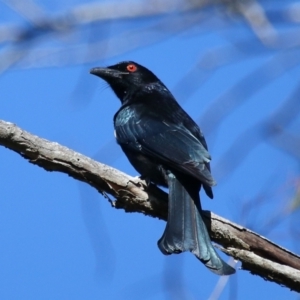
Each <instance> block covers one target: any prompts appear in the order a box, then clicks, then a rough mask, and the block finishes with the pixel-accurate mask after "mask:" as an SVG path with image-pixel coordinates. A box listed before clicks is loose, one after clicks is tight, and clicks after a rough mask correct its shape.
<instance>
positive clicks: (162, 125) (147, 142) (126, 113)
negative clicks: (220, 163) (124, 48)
mask: <svg viewBox="0 0 300 300" xmlns="http://www.w3.org/2000/svg"><path fill="white" fill-rule="evenodd" d="M115 129H116V137H117V141H118V143H119V144H121V145H124V146H126V147H127V148H131V149H132V150H134V151H138V152H140V153H143V154H145V155H147V156H149V157H153V158H156V159H159V160H160V161H161V162H162V164H163V163H165V164H167V165H169V166H171V167H172V168H174V169H176V170H178V171H180V172H184V173H186V174H189V175H191V176H193V177H195V178H197V179H199V180H200V181H201V182H202V183H204V184H206V185H208V186H213V185H215V181H214V180H213V178H212V176H211V174H210V171H209V169H208V167H207V166H208V164H209V162H210V159H211V158H210V155H209V153H208V151H207V150H206V149H205V147H204V146H203V145H202V143H201V142H200V141H199V140H198V139H197V138H196V137H195V136H194V135H193V134H192V133H191V132H190V131H189V130H187V129H186V128H185V127H184V125H183V124H173V123H170V122H169V121H167V120H160V119H158V118H154V117H153V116H151V115H148V114H143V116H142V117H140V116H139V114H137V113H136V112H135V111H134V110H130V108H128V109H124V110H122V111H119V113H118V116H117V118H116V120H115Z"/></svg>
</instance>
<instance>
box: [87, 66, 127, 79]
mask: <svg viewBox="0 0 300 300" xmlns="http://www.w3.org/2000/svg"><path fill="white" fill-rule="evenodd" d="M90 74H93V75H96V76H98V77H101V78H102V79H104V80H105V79H112V78H122V75H126V74H128V73H127V72H121V71H118V70H114V69H109V68H93V69H91V70H90Z"/></svg>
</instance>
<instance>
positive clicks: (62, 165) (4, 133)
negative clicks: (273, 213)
mask: <svg viewBox="0 0 300 300" xmlns="http://www.w3.org/2000/svg"><path fill="white" fill-rule="evenodd" d="M0 145H2V146H4V147H6V148H8V149H11V150H13V151H15V152H17V153H19V154H20V155H21V156H22V157H24V158H25V159H27V160H28V161H29V162H30V163H33V164H36V165H38V166H40V167H42V168H44V169H45V170H47V171H59V172H63V173H66V174H68V175H69V176H71V177H73V178H75V179H77V180H80V181H83V182H86V183H88V184H89V185H91V186H93V187H94V188H96V189H97V190H98V191H99V192H100V193H101V194H103V195H104V196H105V197H106V198H108V199H109V197H108V194H109V195H112V196H113V197H114V198H115V199H116V200H114V201H112V200H110V199H109V201H110V202H111V204H112V206H113V207H115V208H122V209H124V210H125V211H127V212H139V213H143V214H145V215H148V216H152V217H156V218H160V219H163V220H166V217H167V199H168V198H167V194H166V193H165V192H163V191H162V190H160V189H159V188H157V187H156V186H154V185H150V186H149V187H148V188H146V187H145V185H144V183H143V181H141V180H137V179H136V178H133V177H131V176H128V175H126V174H124V173H122V172H121V171H118V170H116V169H114V168H111V167H109V166H107V165H104V164H101V163H99V162H96V161H94V160H92V159H91V158H88V157H86V156H84V155H82V154H80V153H77V152H75V151H73V150H70V149H68V148H66V147H63V146H61V145H59V144H58V143H54V142H50V141H47V140H45V139H42V138H39V137H37V136H35V135H32V134H30V133H29V132H26V131H24V130H22V129H21V128H19V127H17V126H16V125H14V124H12V123H8V122H4V121H1V120H0ZM203 214H204V217H205V222H206V224H207V227H208V229H209V231H210V235H211V238H212V240H213V241H215V242H217V243H218V244H220V245H222V248H221V250H222V251H223V252H225V253H227V254H228V255H231V256H232V257H234V258H235V259H237V260H240V261H241V263H242V269H244V270H249V271H250V272H251V273H252V274H256V275H259V276H261V277H262V278H264V279H266V280H269V281H274V282H276V283H278V284H280V285H284V286H286V287H288V288H290V289H291V290H294V291H297V292H300V257H299V256H297V255H295V254H294V253H292V252H290V251H288V250H286V249H284V248H282V247H280V246H278V245H276V244H274V243H273V242H271V241H269V240H268V239H266V238H264V237H262V236H260V235H258V234H257V233H255V232H252V231H251V230H249V229H247V228H244V227H242V226H239V225H237V224H235V223H232V222H230V221H228V220H226V219H224V218H222V217H219V216H217V215H215V214H213V213H211V212H208V211H205V212H204V213H203Z"/></svg>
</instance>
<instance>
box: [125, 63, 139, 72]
mask: <svg viewBox="0 0 300 300" xmlns="http://www.w3.org/2000/svg"><path fill="white" fill-rule="evenodd" d="M127 70H128V71H129V72H135V71H136V70H137V67H136V65H134V64H129V65H128V66H127Z"/></svg>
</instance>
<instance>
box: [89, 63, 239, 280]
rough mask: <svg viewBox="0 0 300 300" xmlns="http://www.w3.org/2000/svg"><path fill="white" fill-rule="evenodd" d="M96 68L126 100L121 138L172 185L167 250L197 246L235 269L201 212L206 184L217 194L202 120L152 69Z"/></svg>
mask: <svg viewBox="0 0 300 300" xmlns="http://www.w3.org/2000/svg"><path fill="white" fill-rule="evenodd" d="M90 73H91V74H94V75H96V76H99V77H100V78H102V79H103V80H105V81H106V82H107V83H108V84H109V85H110V87H111V88H112V90H113V91H114V92H115V94H116V96H117V97H118V98H119V99H120V100H121V104H122V105H121V108H120V109H119V110H118V111H117V113H116V114H115V116H114V127H115V134H116V139H117V142H118V144H119V145H120V146H121V148H122V150H123V151H124V153H125V154H126V156H127V158H128V159H129V161H130V163H131V164H132V165H133V166H134V168H135V169H136V170H137V171H138V172H139V173H140V174H141V176H142V178H145V179H147V180H150V181H151V182H153V183H155V184H157V185H161V186H165V187H168V188H169V205H168V221H167V225H166V229H165V231H164V233H163V235H162V237H161V238H160V240H159V241H158V247H159V249H160V250H161V252H162V253H163V254H172V253H181V252H183V251H191V252H192V253H193V254H195V256H196V257H197V258H198V259H199V260H200V261H201V262H202V263H203V264H205V266H206V267H207V268H209V269H210V270H211V271H212V272H214V273H216V274H218V275H229V274H233V273H234V272H235V270H234V269H233V268H232V267H231V266H229V265H228V264H226V263H225V262H224V261H223V260H222V259H221V258H220V256H219V255H218V254H217V252H216V251H215V249H214V247H213V246H212V244H211V241H210V237H209V235H208V232H207V229H206V226H205V224H204V222H203V219H202V216H201V212H202V209H201V204H200V197H199V192H200V188H201V186H203V188H204V190H205V192H206V194H207V195H208V196H209V197H210V198H213V193H212V189H211V187H212V186H213V185H215V184H216V182H215V181H214V179H213V178H212V176H211V173H210V165H209V162H210V160H211V157H210V155H209V153H208V151H207V145H206V141H205V138H204V136H203V134H202V132H201V130H200V129H199V127H198V125H197V124H196V123H195V122H194V121H193V120H192V119H191V118H190V117H189V115H188V114H187V113H186V112H185V111H184V110H183V109H182V108H181V107H180V105H179V104H178V103H177V101H176V100H175V98H174V97H173V95H172V94H171V92H170V91H169V90H168V89H167V88H166V86H165V85H164V84H163V83H162V82H161V81H160V80H159V79H158V78H157V77H156V76H155V75H154V74H153V73H152V72H151V71H150V70H148V69H146V68H145V67H143V66H141V65H139V64H137V63H135V62H132V61H126V62H121V63H118V64H116V65H113V66H110V67H107V68H93V69H92V70H91V71H90Z"/></svg>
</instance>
